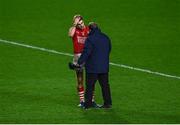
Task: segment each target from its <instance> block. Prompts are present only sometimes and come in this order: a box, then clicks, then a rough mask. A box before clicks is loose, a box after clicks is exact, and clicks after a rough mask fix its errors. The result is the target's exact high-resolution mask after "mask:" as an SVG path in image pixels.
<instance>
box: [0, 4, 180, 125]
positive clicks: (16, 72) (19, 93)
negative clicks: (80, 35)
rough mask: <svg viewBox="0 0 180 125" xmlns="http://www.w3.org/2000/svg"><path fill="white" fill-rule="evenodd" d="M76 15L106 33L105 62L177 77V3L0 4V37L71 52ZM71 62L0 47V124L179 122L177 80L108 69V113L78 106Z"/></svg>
mask: <svg viewBox="0 0 180 125" xmlns="http://www.w3.org/2000/svg"><path fill="white" fill-rule="evenodd" d="M77 13H80V14H82V15H83V16H84V18H85V22H86V23H88V22H89V21H96V22H97V23H99V25H100V27H101V29H102V31H104V32H105V33H107V34H108V35H109V36H110V38H111V39H112V53H111V62H114V63H119V64H126V65H130V66H134V67H140V68H144V69H149V70H153V71H158V72H162V73H165V74H171V75H175V76H180V65H179V64H180V36H179V32H180V1H179V0H136V1H134V0H111V1H108V0H99V1H95V0H91V1H84V0H76V1H66V0H51V1H48V0H36V1H34V0H0V38H1V39H5V40H10V41H16V42H20V43H25V44H29V45H33V46H39V47H44V48H48V49H54V50H57V51H61V52H68V53H72V43H71V40H70V39H69V37H68V36H67V32H68V28H69V27H70V26H71V21H72V17H73V15H74V14H77ZM71 60H72V58H71V57H67V56H61V55H56V54H50V53H47V52H42V51H39V50H33V49H28V48H24V47H19V46H14V45H9V44H5V43H1V42H0V123H180V119H179V117H180V108H179V105H180V96H179V91H180V80H178V79H173V78H167V77H163V76H157V75H153V74H147V73H142V72H138V71H134V70H130V69H124V68H120V67H114V66H110V84H111V91H112V99H113V108H112V109H111V110H95V109H92V110H89V111H84V110H82V109H79V108H78V107H77V104H78V96H77V93H76V79H75V75H74V73H73V72H72V71H70V70H68V68H67V63H68V62H69V61H71ZM96 101H97V102H98V103H100V104H101V103H102V96H101V90H100V87H99V85H98V84H96Z"/></svg>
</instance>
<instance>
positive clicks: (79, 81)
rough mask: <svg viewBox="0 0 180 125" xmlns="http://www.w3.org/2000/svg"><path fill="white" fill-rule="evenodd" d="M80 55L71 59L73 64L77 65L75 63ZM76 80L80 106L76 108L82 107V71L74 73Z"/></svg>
mask: <svg viewBox="0 0 180 125" xmlns="http://www.w3.org/2000/svg"><path fill="white" fill-rule="evenodd" d="M80 56H81V54H75V55H74V58H73V63H74V64H77V61H78V59H79V57H80ZM76 78H77V92H78V95H79V100H80V104H79V105H78V106H83V104H84V83H83V70H81V71H76Z"/></svg>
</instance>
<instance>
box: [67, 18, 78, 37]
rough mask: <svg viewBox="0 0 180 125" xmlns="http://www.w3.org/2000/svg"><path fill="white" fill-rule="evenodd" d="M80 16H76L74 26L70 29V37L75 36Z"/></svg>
mask: <svg viewBox="0 0 180 125" xmlns="http://www.w3.org/2000/svg"><path fill="white" fill-rule="evenodd" d="M79 20H80V18H75V19H74V21H73V26H72V27H71V28H70V29H69V34H68V35H69V37H73V36H74V33H75V31H76V26H77V24H78V22H79Z"/></svg>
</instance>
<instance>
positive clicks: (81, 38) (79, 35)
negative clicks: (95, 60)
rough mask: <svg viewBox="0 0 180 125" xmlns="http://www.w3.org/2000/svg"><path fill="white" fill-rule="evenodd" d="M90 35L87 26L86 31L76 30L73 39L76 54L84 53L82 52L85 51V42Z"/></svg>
mask: <svg viewBox="0 0 180 125" xmlns="http://www.w3.org/2000/svg"><path fill="white" fill-rule="evenodd" d="M88 33H89V27H88V26H86V27H85V28H84V29H78V28H76V30H75V34H74V36H73V38H72V40H73V47H74V53H75V54H77V53H82V51H83V49H84V44H85V40H86V39H87V37H88Z"/></svg>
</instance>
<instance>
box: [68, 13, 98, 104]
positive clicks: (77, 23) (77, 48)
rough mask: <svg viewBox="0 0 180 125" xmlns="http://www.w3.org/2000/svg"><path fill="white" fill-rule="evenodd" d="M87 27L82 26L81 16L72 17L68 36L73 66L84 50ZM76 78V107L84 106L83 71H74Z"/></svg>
mask: <svg viewBox="0 0 180 125" xmlns="http://www.w3.org/2000/svg"><path fill="white" fill-rule="evenodd" d="M88 33H89V27H88V26H86V25H85V24H84V21H83V17H82V16H81V15H75V16H74V17H73V25H72V26H71V27H70V29H69V36H70V37H71V38H72V41H73V49H74V58H73V64H74V65H76V64H77V61H78V59H79V57H80V56H81V53H82V51H83V48H84V44H85V40H86V38H87V37H88ZM76 76H77V83H78V85H77V91H78V95H79V98H80V104H79V105H78V106H80V107H83V106H84V83H83V82H84V81H83V69H81V70H76ZM92 102H93V105H94V107H96V106H97V105H96V103H95V102H94V93H93V99H92Z"/></svg>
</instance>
